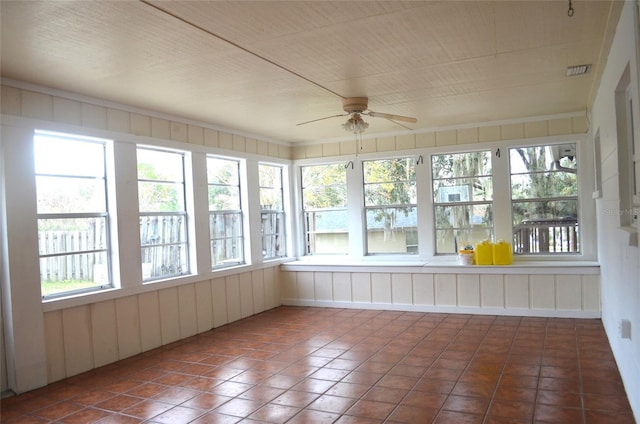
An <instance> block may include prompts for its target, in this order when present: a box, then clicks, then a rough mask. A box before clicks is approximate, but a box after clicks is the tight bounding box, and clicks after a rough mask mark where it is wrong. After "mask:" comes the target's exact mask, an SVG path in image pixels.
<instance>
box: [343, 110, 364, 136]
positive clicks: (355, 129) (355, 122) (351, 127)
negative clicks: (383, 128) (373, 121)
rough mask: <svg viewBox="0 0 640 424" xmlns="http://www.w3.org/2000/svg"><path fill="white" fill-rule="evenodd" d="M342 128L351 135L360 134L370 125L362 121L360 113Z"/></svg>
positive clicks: (353, 116)
mask: <svg viewBox="0 0 640 424" xmlns="http://www.w3.org/2000/svg"><path fill="white" fill-rule="evenodd" d="M342 128H344V129H345V130H347V131H349V132H351V133H354V134H359V133H362V132H364V131H365V130H366V129H367V128H369V124H368V123H367V122H365V121H364V120H363V119H362V117H361V116H360V114H359V113H354V114H353V115H351V117H349V119H347V122H345V123H344V124H342Z"/></svg>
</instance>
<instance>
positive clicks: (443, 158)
mask: <svg viewBox="0 0 640 424" xmlns="http://www.w3.org/2000/svg"><path fill="white" fill-rule="evenodd" d="M431 172H432V175H433V200H434V216H435V231H436V233H435V234H436V253H438V254H455V253H457V251H458V249H460V248H463V247H465V246H466V245H468V244H471V245H475V244H477V243H479V242H481V241H484V240H488V239H491V238H492V236H493V226H494V223H493V208H492V203H491V201H492V200H493V177H492V164H491V152H489V151H481V152H465V153H453V154H444V155H434V156H432V157H431Z"/></svg>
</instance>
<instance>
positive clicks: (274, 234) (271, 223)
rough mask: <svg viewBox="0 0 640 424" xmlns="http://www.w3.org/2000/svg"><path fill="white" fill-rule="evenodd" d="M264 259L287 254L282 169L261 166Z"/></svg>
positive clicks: (275, 166) (260, 183)
mask: <svg viewBox="0 0 640 424" xmlns="http://www.w3.org/2000/svg"><path fill="white" fill-rule="evenodd" d="M258 172H259V185H260V209H261V215H260V216H261V221H262V258H263V259H275V258H281V257H284V256H285V255H286V253H287V249H286V241H285V221H284V219H285V216H284V201H283V193H282V167H281V166H277V165H267V164H263V163H261V164H259V165H258Z"/></svg>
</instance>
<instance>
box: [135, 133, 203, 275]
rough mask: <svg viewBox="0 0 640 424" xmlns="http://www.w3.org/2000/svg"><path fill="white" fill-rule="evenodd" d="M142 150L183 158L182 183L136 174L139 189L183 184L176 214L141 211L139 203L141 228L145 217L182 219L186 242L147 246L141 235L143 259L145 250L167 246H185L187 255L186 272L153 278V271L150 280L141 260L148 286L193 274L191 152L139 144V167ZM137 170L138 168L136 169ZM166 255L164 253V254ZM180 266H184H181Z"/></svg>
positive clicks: (137, 162) (179, 271)
mask: <svg viewBox="0 0 640 424" xmlns="http://www.w3.org/2000/svg"><path fill="white" fill-rule="evenodd" d="M140 150H149V151H155V152H162V153H170V154H175V155H179V156H180V157H181V162H182V181H181V182H180V181H176V180H161V179H149V178H140V175H139V172H137V173H136V175H137V183H138V187H139V186H140V183H141V182H144V183H156V184H173V185H178V184H181V185H182V192H181V193H182V206H183V208H182V210H180V211H174V212H168V211H144V212H143V211H142V210H141V205H140V202H139V201H138V215H139V217H140V228H142V226H143V222H142V221H143V219H144V218H143V217H146V219H147V220H149V218H151V217H173V218H178V219H180V218H181V219H182V222H183V224H182V225H181V227H182V231H183V233H184V234H183V235H184V241H183V242H175V243H155V244H154V243H151V244H145V243H143V241H142V233H141V234H140V253H141V258H143V257H144V252H145V249H153V248H157V247H162V248H164V247H167V246H183V251H184V255H185V260H184V265H185V268H186V269H185V270H182V269H180V268H179V270H178V272H174V273H170V274H162V275H159V276H155V277H153V276H152V275H153V270H151V272H150V276H149V277H148V278H145V266H144V263H145V262H144V260H142V259H141V261H142V262H141V263H142V283H143V284H148V283H155V282H159V281H164V280H168V279H173V278H179V277H184V276H186V275H190V274H191V266H192V265H191V262H190V260H191V258H190V256H191V255H190V254H191V252H190V240H189V235H190V234H189V233H190V232H189V225H190V222H189V211H188V207H187V205H188V201H187V175H186V172H187V170H186V168H187V163H186V161H187V157H188V154H189V152H188V151H184V150H179V149H172V148H166V147H159V146H153V145H143V144H138V145H136V166H139V164H140V162H139V158H138V152H139V151H140ZM136 169H137V168H136ZM138 199H140V194H139V193H138ZM163 254H164V252H163ZM179 265H182V263H181V264H179Z"/></svg>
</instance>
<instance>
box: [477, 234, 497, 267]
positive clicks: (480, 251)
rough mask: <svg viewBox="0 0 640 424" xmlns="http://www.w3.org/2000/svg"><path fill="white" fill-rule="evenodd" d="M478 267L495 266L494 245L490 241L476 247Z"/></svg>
mask: <svg viewBox="0 0 640 424" xmlns="http://www.w3.org/2000/svg"><path fill="white" fill-rule="evenodd" d="M475 261H476V265H493V243H491V242H489V241H488V240H485V241H483V242H482V243H480V244H478V245H476V253H475Z"/></svg>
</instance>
